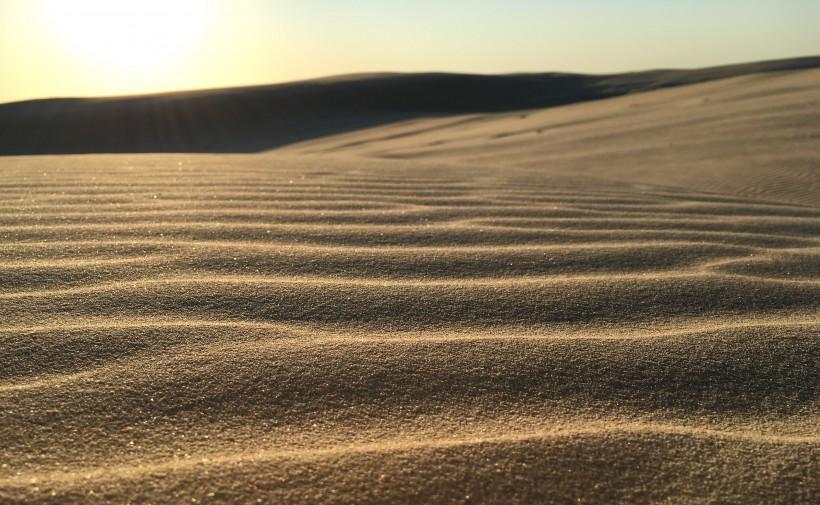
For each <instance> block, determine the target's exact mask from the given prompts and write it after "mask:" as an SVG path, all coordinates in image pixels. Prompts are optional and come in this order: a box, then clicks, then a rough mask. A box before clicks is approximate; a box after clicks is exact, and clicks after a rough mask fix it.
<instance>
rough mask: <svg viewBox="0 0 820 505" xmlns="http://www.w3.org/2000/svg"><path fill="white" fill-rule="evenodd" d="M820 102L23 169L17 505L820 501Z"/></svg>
mask: <svg viewBox="0 0 820 505" xmlns="http://www.w3.org/2000/svg"><path fill="white" fill-rule="evenodd" d="M819 99H820V72H818V71H816V70H800V71H798V70H795V71H788V72H779V73H773V74H761V75H749V76H741V77H734V78H731V79H726V80H720V81H713V82H707V83H700V84H694V85H689V86H684V87H678V88H674V89H663V90H657V91H651V92H647V93H641V94H630V95H627V96H622V97H616V98H611V99H606V100H600V101H595V102H586V103H579V104H574V105H567V106H563V107H558V108H550V109H541V110H530V111H526V112H515V113H510V112H501V113H492V114H489V113H482V114H468V115H463V116H448V117H437V118H426V119H425V118H414V119H411V120H407V121H402V122H398V123H393V124H386V125H382V126H379V127H377V128H374V129H365V130H358V131H353V132H346V133H342V134H340V135H335V136H329V137H324V138H320V139H313V140H310V141H308V142H304V143H298V144H295V145H290V146H288V147H286V148H283V149H279V150H275V151H271V152H267V153H260V154H233V155H229V154H107V155H87V156H29V157H5V158H0V239H1V240H0V355H1V356H2V366H0V451H2V452H0V460H1V461H0V502H2V503H55V504H56V503H257V502H260V503H587V504H596V503H600V504H609V503H664V504H673V503H784V504H794V503H806V504H810V503H817V501H818V499H820V461H819V459H820V456H819V455H820V428H819V426H820V403H818V401H820V369H819V368H818V367H819V365H820V200H819V199H818V198H820V197H819V196H818V195H819V194H820V187H819V186H818V185H819V184H820V173H819V171H820V107H818V100H819Z"/></svg>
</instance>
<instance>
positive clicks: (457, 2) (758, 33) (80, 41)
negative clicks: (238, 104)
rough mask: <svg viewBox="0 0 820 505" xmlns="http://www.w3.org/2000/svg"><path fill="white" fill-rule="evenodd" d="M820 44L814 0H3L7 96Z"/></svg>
mask: <svg viewBox="0 0 820 505" xmlns="http://www.w3.org/2000/svg"><path fill="white" fill-rule="evenodd" d="M817 54H820V1H818V0H685V1H684V0H606V1H605V0H584V1H580V0H573V1H570V0H562V1H559V0H541V1H537V0H520V1H515V0H451V1H445V0H414V1H409V0H407V1H402V0H359V1H353V0H349V1H336V0H313V1H307V0H293V1H288V0H266V1H263V0H0V102H8V101H14V100H22V99H29V98H42V97H67V96H100V95H118V94H132V93H147V92H156V91H171V90H181V89H194V88H212V87H226V86H243V85H251V84H269V83H276V82H284V81H292V80H298V79H305V78H312V77H320V76H328V75H336V74H346V73H356V72H381V71H405V72H416V71H452V72H477V73H507V72H546V71H572V72H588V73H605V72H620V71H628V70H642V69H649V68H658V67H665V68H670V67H699V66H707V65H719V64H725V63H738V62H745V61H755V60H762V59H775V58H788V57H794V56H808V55H817Z"/></svg>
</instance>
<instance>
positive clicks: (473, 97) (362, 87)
mask: <svg viewBox="0 0 820 505" xmlns="http://www.w3.org/2000/svg"><path fill="white" fill-rule="evenodd" d="M812 68H820V57H804V58H793V59H786V60H772V61H764V62H756V63H746V64H738V65H728V66H719V67H710V68H703V69H696V70H651V71H645V72H632V73H623V74H609V75H584V74H569V73H540V74H508V75H475V74H451V73H419V74H367V75H358V76H355V75H354V76H342V77H332V78H326V79H317V80H310V81H301V82H294V83H286V84H278V85H271V86H254V87H245V88H232V89H214V90H200V91H189V92H178V93H166V94H157V95H143V96H130V97H111V98H88V99H80V98H58V99H46V100H30V101H24V102H16V103H10V104H4V105H0V155H28V154H85V153H149V152H165V153H171V152H221V153H249V152H260V151H265V150H269V149H273V148H276V147H281V146H284V145H288V144H292V143H295V142H300V141H305V140H309V139H314V138H319V137H323V136H326V135H332V134H338V133H342V132H348V131H354V130H358V129H363V128H368V127H374V126H378V125H383V124H387V123H391V122H394V121H399V120H406V119H412V118H419V117H436V116H447V115H450V114H466V113H490V112H503V111H523V110H527V109H537V108H545V107H552V106H557V105H566V104H571V103H576V102H582V101H588V100H598V99H604V98H611V97H615V96H621V95H625V94H629V93H635V92H642V91H649V90H654V89H660V88H669V87H674V86H683V85H687V84H695V83H700V82H706V81H711V80H716V79H724V78H729V77H738V76H743V75H750V74H757V73H766V72H781V71H794V70H803V69H812Z"/></svg>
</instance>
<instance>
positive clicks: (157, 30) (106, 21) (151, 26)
mask: <svg viewBox="0 0 820 505" xmlns="http://www.w3.org/2000/svg"><path fill="white" fill-rule="evenodd" d="M42 7H43V9H44V12H43V14H44V16H45V18H46V19H47V21H48V23H49V25H50V27H51V32H52V33H53V34H54V36H55V39H56V40H55V42H56V43H57V44H59V45H60V46H61V47H62V48H63V49H64V50H65V51H67V52H68V53H71V55H72V56H73V57H75V58H79V59H80V60H82V61H83V62H84V63H88V64H91V65H94V66H99V67H102V68H103V69H104V68H108V69H114V68H117V69H127V70H132V71H140V72H147V71H157V70H160V69H167V68H168V67H171V66H173V65H176V64H179V63H181V62H182V59H183V58H185V57H186V55H189V54H190V53H191V52H193V51H194V50H195V49H196V48H197V45H198V44H202V43H203V39H204V35H205V33H204V32H205V31H206V29H207V25H208V22H209V17H210V16H211V15H212V12H211V8H210V2H208V1H207V0H172V1H171V0H71V1H66V0H43V2H42Z"/></svg>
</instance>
